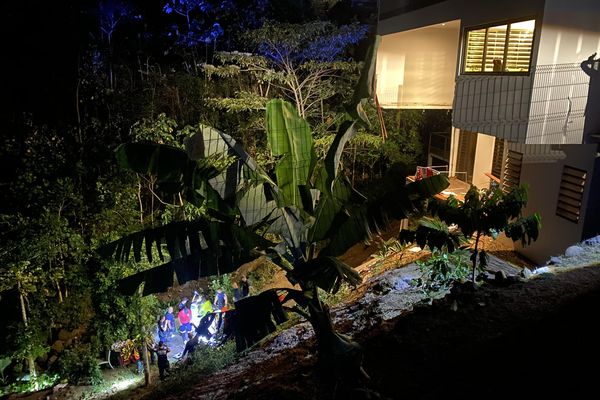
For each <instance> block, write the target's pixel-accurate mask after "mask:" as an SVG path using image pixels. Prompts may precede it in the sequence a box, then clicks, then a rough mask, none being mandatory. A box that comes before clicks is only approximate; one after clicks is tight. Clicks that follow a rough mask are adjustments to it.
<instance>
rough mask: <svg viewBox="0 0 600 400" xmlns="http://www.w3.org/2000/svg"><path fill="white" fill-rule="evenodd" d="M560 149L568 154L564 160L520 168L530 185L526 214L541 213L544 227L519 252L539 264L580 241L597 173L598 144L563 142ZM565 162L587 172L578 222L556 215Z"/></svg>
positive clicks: (536, 163)
mask: <svg viewBox="0 0 600 400" xmlns="http://www.w3.org/2000/svg"><path fill="white" fill-rule="evenodd" d="M534 149H537V147H534ZM560 150H562V151H563V152H564V153H565V155H566V157H565V158H563V159H562V160H558V161H556V162H552V163H547V162H524V163H523V166H522V169H521V183H522V184H523V183H524V184H527V185H528V186H529V192H528V195H529V202H528V204H527V207H526V208H525V210H524V215H528V214H532V213H534V212H539V213H540V215H541V217H542V230H541V233H540V237H539V238H538V240H537V241H536V242H534V243H533V244H532V245H530V246H527V247H524V248H519V252H520V253H522V254H523V255H525V256H526V257H528V258H530V259H531V260H533V261H535V262H536V263H539V264H544V263H545V262H546V261H548V259H549V258H550V256H552V255H558V254H562V253H563V252H564V251H565V249H566V248H567V247H568V246H570V245H572V244H574V243H577V242H579V241H581V239H582V233H583V226H584V221H585V210H586V208H587V202H588V198H589V192H590V186H591V185H590V183H591V182H592V177H593V173H594V172H595V171H594V162H595V156H596V145H564V146H561V148H560ZM564 165H569V166H571V167H575V168H579V169H582V170H585V171H587V174H588V175H587V177H586V185H585V189H584V194H583V205H582V207H581V210H582V211H581V216H580V219H579V222H578V223H574V222H571V221H569V220H566V219H564V218H562V217H559V216H557V215H556V205H557V202H558V192H559V189H560V181H561V177H562V171H563V166H564Z"/></svg>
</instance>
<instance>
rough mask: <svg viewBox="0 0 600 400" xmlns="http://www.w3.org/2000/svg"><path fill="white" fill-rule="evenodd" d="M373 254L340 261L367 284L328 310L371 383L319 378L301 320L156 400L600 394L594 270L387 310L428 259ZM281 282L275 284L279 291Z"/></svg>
mask: <svg viewBox="0 0 600 400" xmlns="http://www.w3.org/2000/svg"><path fill="white" fill-rule="evenodd" d="M384 239H385V237H384ZM483 245H484V246H485V249H486V251H488V252H489V253H490V254H495V255H496V256H498V257H500V258H502V259H504V260H507V261H509V262H511V263H512V264H514V265H515V266H517V267H525V266H527V267H530V268H532V269H535V265H534V264H532V263H531V262H529V261H528V260H526V259H524V258H522V257H520V256H519V255H517V254H516V253H514V251H512V243H511V242H510V241H505V240H503V239H502V238H501V239H500V240H499V241H495V242H494V241H487V240H486V241H485V242H484V243H483ZM374 250H377V247H373V246H372V245H371V246H366V245H363V244H360V245H357V246H355V248H354V249H352V250H351V251H350V252H349V253H347V254H346V255H345V261H346V262H348V263H350V264H352V265H354V266H356V265H358V267H357V270H358V271H359V272H360V273H361V275H362V276H363V279H364V282H365V283H364V284H363V285H361V286H360V287H359V288H357V289H356V290H355V291H354V292H353V293H352V295H351V296H349V298H348V299H347V301H345V302H344V303H343V304H342V305H341V306H340V307H338V308H337V309H334V310H333V314H334V321H335V322H336V327H337V328H338V330H339V331H340V332H343V333H347V334H352V335H353V337H354V339H355V340H356V341H357V342H359V343H360V344H361V345H362V346H363V348H364V368H365V370H366V371H367V373H368V374H369V375H370V377H371V380H370V381H369V382H366V383H364V384H362V385H358V387H360V389H362V390H356V387H354V388H352V385H351V384H348V383H344V384H337V385H332V384H331V382H323V381H321V380H320V378H319V376H320V375H318V374H317V373H315V371H316V361H317V355H316V353H315V341H314V337H313V335H312V329H311V328H310V326H309V325H308V324H307V323H303V324H299V325H296V326H295V327H293V328H291V329H288V330H286V331H284V332H283V333H281V334H280V335H279V336H277V337H275V338H272V339H271V341H270V342H267V343H266V344H265V345H264V346H263V347H262V348H260V349H257V350H255V351H252V352H250V353H249V354H247V355H245V356H242V357H241V358H240V359H239V360H238V362H237V363H236V364H234V365H232V366H230V367H228V368H226V369H224V370H222V371H219V372H217V373H215V374H212V375H210V376H199V377H198V380H197V382H196V383H194V384H193V385H191V386H189V387H187V388H184V390H183V392H182V393H176V394H173V395H171V396H167V397H162V396H161V397H160V398H166V399H173V400H174V399H182V398H185V399H188V398H189V399H334V398H339V399H341V398H345V399H355V398H356V399H360V398H384V399H400V398H410V399H441V398H446V399H448V398H450V399H454V398H457V399H458V398H460V399H465V398H467V399H470V398H477V399H481V398H484V399H489V398H503V399H506V398H524V397H531V398H542V397H544V396H552V398H555V397H556V396H557V395H563V396H564V395H566V396H568V397H567V398H588V397H590V396H589V394H590V393H594V392H596V376H595V375H596V374H597V371H598V361H597V360H599V359H600V358H599V356H600V343H599V341H598V339H599V338H600V325H599V324H598V323H597V321H596V320H595V316H596V314H597V310H598V308H599V307H600V261H599V262H598V265H596V266H590V267H586V268H577V269H565V268H560V267H558V268H553V269H552V270H554V271H556V272H557V273H556V274H541V275H538V276H536V277H534V278H532V279H529V280H527V281H515V280H513V281H512V283H508V282H506V281H505V282H504V283H503V284H502V285H497V286H495V285H493V284H485V285H483V286H481V287H479V288H478V289H477V290H473V289H469V287H468V286H463V287H461V290H458V291H454V292H453V293H452V294H450V295H448V296H447V297H446V298H444V299H440V300H437V301H434V303H433V305H428V304H425V303H419V302H418V301H419V293H417V291H416V290H415V289H406V288H404V289H402V288H400V289H397V290H394V289H391V291H392V292H395V293H392V294H393V295H394V296H395V297H392V302H391V303H390V297H387V298H386V296H388V295H387V294H386V293H387V292H389V291H390V286H389V284H391V285H392V286H393V285H398V284H400V286H402V282H408V278H410V277H411V276H413V274H414V273H415V267H414V265H413V266H412V267H402V268H400V269H396V268H397V266H398V265H404V264H407V263H409V262H411V261H413V260H414V259H417V258H420V257H423V256H426V253H424V252H420V253H411V252H404V253H402V254H400V253H398V254H394V255H392V256H389V257H386V258H369V255H370V254H371V253H372V252H373V251H374ZM411 268H412V270H411ZM405 270H406V272H403V271H405ZM384 271H385V272H384ZM559 271H564V272H559ZM382 272H383V274H382ZM380 274H382V275H380ZM280 278H282V277H275V281H276V282H277V284H279V283H281V282H280V281H281V279H280ZM386 280H387V281H386ZM386 282H387V284H388V286H387V288H386ZM386 302H387V304H384V303H386ZM409 303H410V305H409V306H408V307H407V306H406V305H407V304H409ZM390 304H391V305H392V306H395V305H396V304H398V308H397V309H392V312H391V313H390V314H389V315H388V317H387V318H386V317H382V314H381V309H383V308H386V307H388V308H387V309H388V310H389V306H390ZM413 305H414V307H413ZM375 308H377V309H379V312H380V313H379V314H378V313H377V312H376V311H374V310H373V309H375ZM398 310H400V311H398ZM384 313H385V312H384ZM357 326H358V328H357ZM354 383H356V382H354ZM355 386H356V385H355ZM123 396H124V397H123ZM118 398H120V399H121V398H144V399H145V398H156V397H152V388H138V389H133V390H131V391H129V392H127V393H123V394H121V395H120V396H118Z"/></svg>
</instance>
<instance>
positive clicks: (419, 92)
mask: <svg viewBox="0 0 600 400" xmlns="http://www.w3.org/2000/svg"><path fill="white" fill-rule="evenodd" d="M459 26H460V24H459V22H458V21H453V22H451V21H449V22H447V23H444V24H443V25H442V24H438V25H434V26H431V27H425V28H421V29H414V30H410V31H407V32H401V33H396V34H391V35H385V36H383V37H382V38H381V44H380V47H379V51H378V53H377V98H378V99H379V103H380V104H381V106H382V107H386V108H419V109H428V108H446V109H450V108H452V99H453V97H454V79H455V71H456V60H457V54H458V43H459Z"/></svg>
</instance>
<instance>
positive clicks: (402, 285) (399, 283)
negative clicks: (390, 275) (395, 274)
mask: <svg viewBox="0 0 600 400" xmlns="http://www.w3.org/2000/svg"><path fill="white" fill-rule="evenodd" d="M408 288H410V284H409V283H408V282H406V281H405V280H404V279H398V280H396V282H394V290H397V291H403V290H406V289H408Z"/></svg>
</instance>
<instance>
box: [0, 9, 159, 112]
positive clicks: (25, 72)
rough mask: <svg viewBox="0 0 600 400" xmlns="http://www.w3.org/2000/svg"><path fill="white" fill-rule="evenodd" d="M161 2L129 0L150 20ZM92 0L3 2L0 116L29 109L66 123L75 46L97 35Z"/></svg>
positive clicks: (71, 107) (70, 106)
mask: <svg viewBox="0 0 600 400" xmlns="http://www.w3.org/2000/svg"><path fill="white" fill-rule="evenodd" d="M164 2H165V1H164V0H163V1H160V0H149V1H148V0H147V1H132V2H131V3H133V4H134V5H135V7H136V9H138V10H140V12H141V13H143V14H144V15H146V16H147V17H149V18H150V19H152V18H153V17H154V18H156V16H158V15H159V14H160V13H161V8H162V5H163V3H164ZM96 7H97V1H95V0H79V1H78V0H60V1H39V2H37V1H34V2H17V1H15V2H6V3H5V4H3V11H2V15H3V17H4V18H2V24H0V38H1V39H0V40H1V49H2V60H3V62H2V68H3V70H4V72H3V73H2V79H1V81H2V82H1V93H2V97H3V98H2V100H3V101H2V104H3V107H2V111H0V112H1V113H2V117H5V118H9V119H12V118H13V117H14V116H15V114H21V113H23V112H28V113H33V114H34V116H35V117H36V119H39V120H42V121H48V122H58V123H70V122H74V118H75V105H74V104H75V103H74V101H75V100H74V92H75V87H76V82H77V63H78V56H79V53H80V51H82V50H83V49H85V46H86V44H87V43H89V41H90V33H92V34H97V33H98V28H97V21H96V17H95V9H96Z"/></svg>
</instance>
